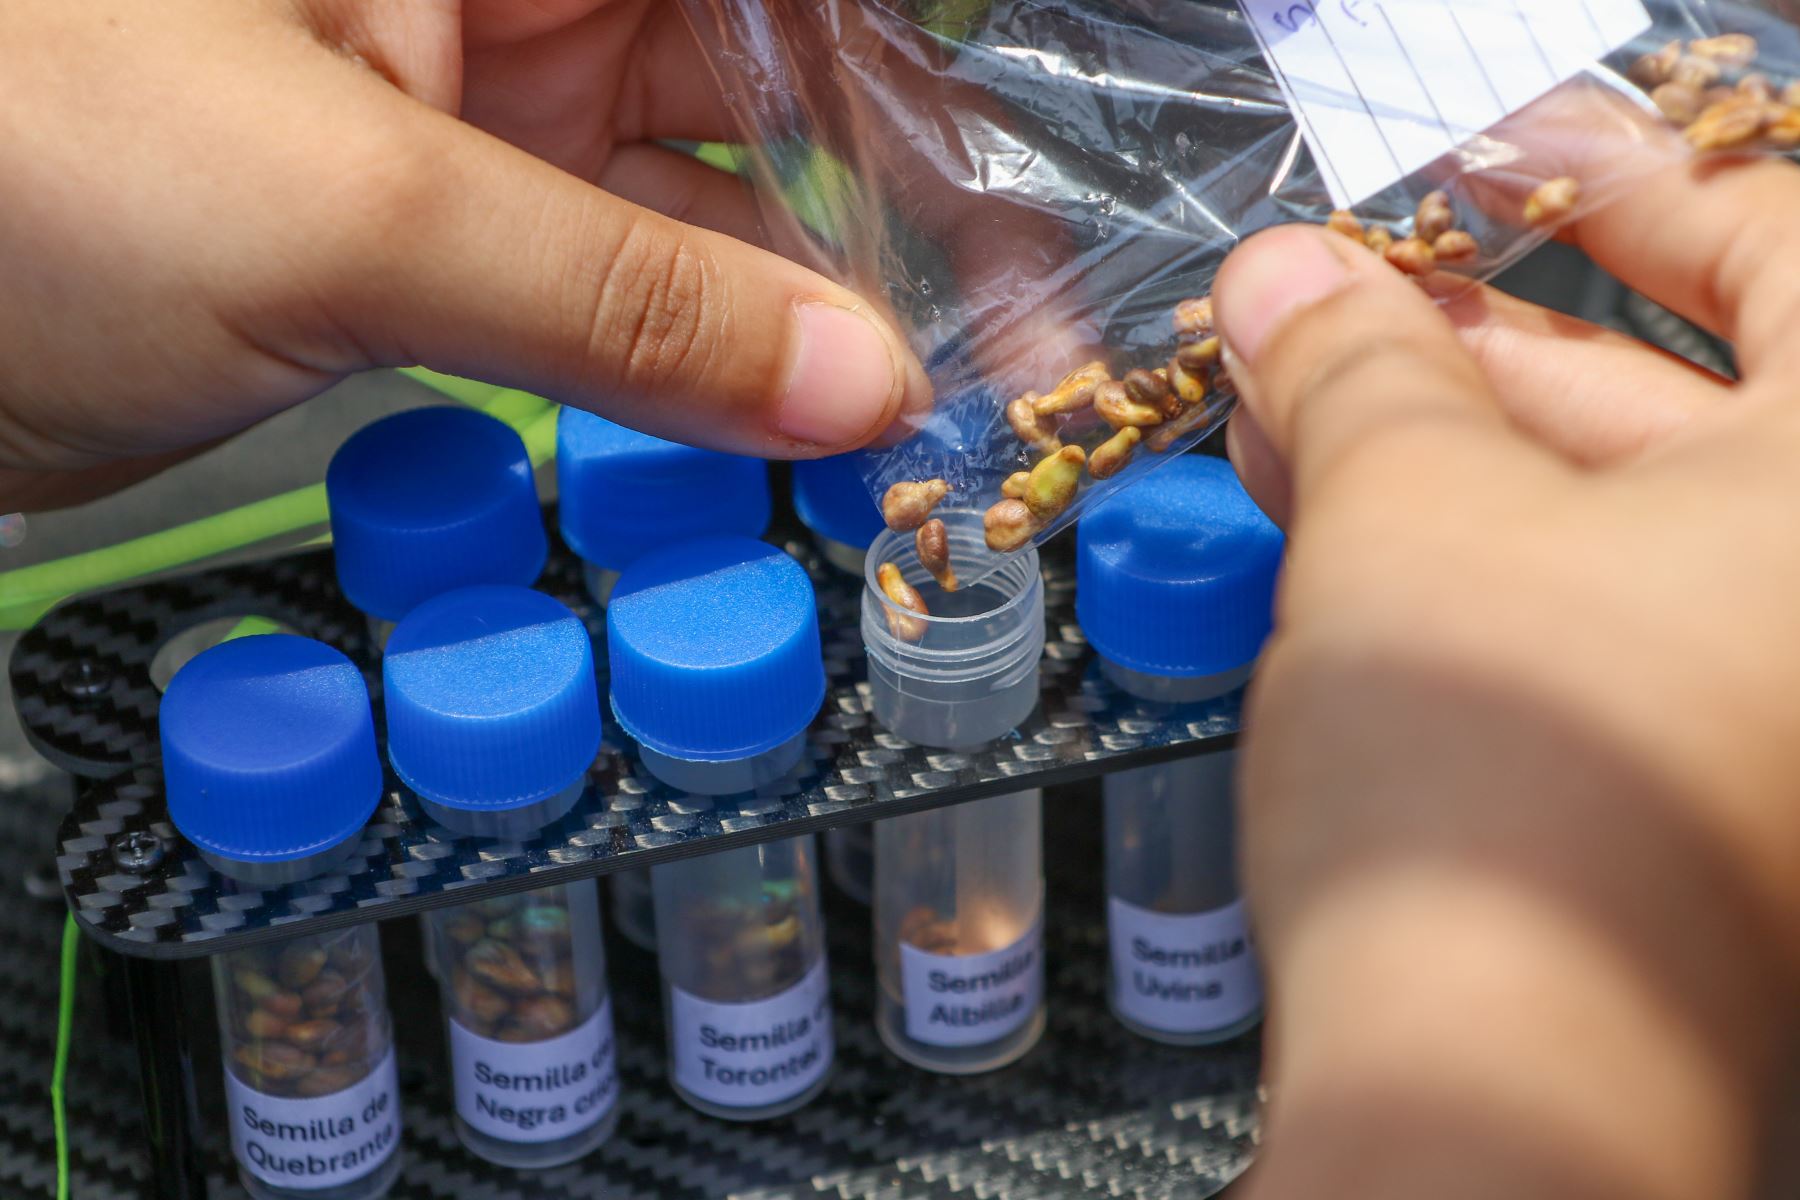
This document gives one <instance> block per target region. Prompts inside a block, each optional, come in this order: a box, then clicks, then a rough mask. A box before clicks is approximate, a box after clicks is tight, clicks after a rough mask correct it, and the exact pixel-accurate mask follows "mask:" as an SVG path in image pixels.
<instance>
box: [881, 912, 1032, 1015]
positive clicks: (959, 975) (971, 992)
mask: <svg viewBox="0 0 1800 1200" xmlns="http://www.w3.org/2000/svg"><path fill="white" fill-rule="evenodd" d="M900 974H901V979H902V986H903V988H904V990H905V993H906V1036H907V1037H910V1038H912V1039H913V1040H914V1041H916V1042H923V1043H925V1044H926V1045H927V1046H980V1045H985V1044H986V1043H988V1042H992V1041H997V1040H999V1039H1000V1038H1003V1037H1006V1036H1007V1035H1008V1034H1010V1033H1013V1032H1015V1031H1017V1030H1018V1029H1019V1028H1020V1027H1021V1026H1023V1025H1025V1024H1026V1023H1027V1022H1028V1021H1030V1020H1031V1016H1032V1014H1033V1013H1035V1012H1036V1011H1037V1009H1038V1006H1039V1005H1040V1004H1042V1003H1043V999H1044V922H1043V916H1042V915H1041V914H1040V915H1039V917H1038V919H1037V920H1036V921H1034V922H1032V925H1031V928H1030V929H1028V930H1027V931H1026V932H1025V936H1023V937H1021V938H1020V939H1019V940H1018V941H1016V942H1014V943H1013V944H1012V945H1010V946H1004V947H1002V948H1001V949H999V950H990V951H987V952H985V953H982V954H932V953H929V952H927V951H924V950H920V949H919V948H918V947H916V946H911V945H908V944H907V943H905V942H902V943H900Z"/></svg>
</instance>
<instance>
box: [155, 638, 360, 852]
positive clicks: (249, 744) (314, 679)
mask: <svg viewBox="0 0 1800 1200" xmlns="http://www.w3.org/2000/svg"><path fill="white" fill-rule="evenodd" d="M160 724H161V726H162V753H163V785H164V788H165V790H166V792H167V795H168V801H169V816H170V818H171V819H172V820H173V821H174V822H175V828H176V829H179V830H180V831H181V834H182V836H183V837H185V838H187V840H188V841H190V842H192V843H193V844H194V845H195V846H197V847H199V848H200V849H201V850H203V851H206V852H209V853H211V854H213V855H215V856H217V857H219V858H222V859H230V860H233V861H236V862H243V863H281V862H287V861H290V860H293V859H299V858H307V857H310V856H312V855H316V854H322V853H324V852H325V851H328V850H330V849H332V848H333V847H335V846H339V845H341V844H343V843H344V842H346V841H348V840H349V839H351V838H354V837H356V836H357V835H358V834H359V833H360V832H361V831H362V827H363V826H364V825H365V824H366V823H367V822H368V820H369V814H371V813H373V812H374V811H375V806H376V805H377V804H378V803H380V801H381V790H382V783H381V758H380V755H379V754H378V753H377V751H376V749H375V721H374V718H373V716H372V715H371V713H370V711H369V689H368V687H367V686H366V685H365V684H364V683H363V677H362V674H361V672H359V671H358V670H357V669H356V668H355V667H354V666H352V665H351V663H350V660H349V659H347V658H345V657H344V656H343V655H342V654H340V653H339V652H338V651H336V650H334V649H332V648H331V647H330V646H327V645H325V644H324V643H323V642H315V641H313V640H312V639H311V638H303V637H294V636H292V635H290V634H261V635H258V636H255V637H244V638H236V639H233V640H232V641H229V642H222V643H220V644H219V645H217V646H214V647H213V648H212V649H210V650H207V651H205V652H204V653H201V654H199V655H196V656H195V657H194V658H193V659H192V660H191V661H190V662H189V663H188V664H187V665H186V666H184V667H182V668H181V670H180V671H178V672H177V673H176V675H175V678H174V679H173V680H172V681H171V682H170V683H169V690H168V691H167V692H166V693H165V694H164V695H163V699H162V711H161V719H160Z"/></svg>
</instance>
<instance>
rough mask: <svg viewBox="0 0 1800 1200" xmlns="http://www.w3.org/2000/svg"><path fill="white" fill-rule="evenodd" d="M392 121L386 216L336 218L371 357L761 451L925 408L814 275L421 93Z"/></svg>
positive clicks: (828, 443)
mask: <svg viewBox="0 0 1800 1200" xmlns="http://www.w3.org/2000/svg"><path fill="white" fill-rule="evenodd" d="M394 103H404V101H402V100H400V99H399V98H398V97H396V98H395V100H394ZM399 134H400V136H399V137H398V139H397V140H398V141H399V142H400V143H401V147H397V148H396V153H399V154H403V155H404V159H403V160H402V161H401V162H398V163H395V164H393V165H392V166H391V167H390V168H389V169H388V171H387V172H386V176H385V180H384V184H383V189H382V195H381V197H380V198H379V200H376V201H371V203H378V204H379V205H380V207H381V209H382V210H383V211H385V212H387V213H389V214H390V219H387V220H379V219H377V220H372V221H371V220H363V221H359V222H357V223H355V224H353V225H351V226H349V227H347V228H346V230H345V233H344V235H343V238H344V240H343V243H342V244H340V245H338V246H337V247H336V249H337V251H338V262H337V264H336V265H337V268H338V275H337V277H336V278H335V279H334V280H333V286H332V290H331V303H332V304H333V306H334V309H335V310H337V313H338V320H339V322H340V323H341V324H342V325H343V326H344V327H345V328H346V329H347V330H349V331H350V333H351V335H352V339H353V340H354V341H356V342H357V344H358V345H360V346H362V347H363V348H364V353H365V354H366V355H367V356H369V357H372V358H373V359H374V360H375V361H376V362H378V363H381V364H383V365H388V364H393V363H397V362H421V363H424V364H426V365H429V366H432V367H436V368H438V369H440V370H445V371H449V372H451V373H454V374H462V375H471V376H473V377H475V378H479V379H486V380H492V381H494V382H498V383H503V384H508V385H513V386H519V387H524V388H526V389H528V390H532V391H537V392H542V393H545V394H548V395H550V396H552V397H554V398H556V399H559V400H564V401H567V402H569V403H572V404H576V405H578V406H580V407H584V408H591V409H595V410H597V411H602V412H604V413H606V414H607V415H608V416H610V417H613V418H614V419H616V420H619V421H622V422H623V423H625V424H628V425H632V426H634V427H636V428H639V429H643V430H645V431H646V432H649V433H653V434H657V435H659V436H663V437H669V438H675V439H678V440H681V441H686V442H691V443H694V444H697V445H702V446H708V447H711V448H714V449H719V450H726V451H733V452H736V453H740V454H754V455H759V456H763V457H776V458H782V457H807V456H811V455H818V454H828V453H837V452H840V451H843V450H848V449H853V448H855V447H858V446H861V445H863V444H865V443H866V442H868V441H869V440H870V439H872V438H874V437H875V436H876V435H877V434H878V433H879V432H880V431H881V430H882V429H884V428H885V427H886V426H887V425H888V424H889V423H890V422H892V421H893V420H894V418H895V416H896V415H897V414H898V413H899V412H900V411H901V410H902V409H903V408H908V407H924V406H928V405H929V385H928V384H927V383H926V382H925V378H924V372H923V370H922V369H921V368H920V367H919V365H918V363H917V362H916V361H915V360H914V359H913V358H912V356H911V354H910V353H909V352H908V351H907V349H906V347H905V345H904V343H903V342H902V341H901V340H900V339H899V337H898V336H897V335H896V334H895V333H894V332H893V331H892V330H891V329H890V328H889V327H888V326H887V324H886V323H885V322H882V321H880V320H879V319H878V318H876V317H875V315H874V312H873V309H872V308H871V306H870V305H869V304H867V303H866V302H864V301H862V300H861V299H859V298H858V297H857V296H855V295H854V294H852V293H850V292H848V291H847V290H845V289H844V288H842V287H839V286H837V285H836V284H833V283H831V282H830V281H829V280H826V279H825V278H823V277H822V276H819V275H817V274H815V273H813V272H811V271H808V270H806V269H805V268H803V267H800V266H798V265H796V264H794V263H790V262H787V261H786V260H784V259H780V258H777V257H776V256H774V255H772V254H769V253H767V252H766V251H762V250H758V249H756V248H755V247H752V246H749V245H747V244H745V243H743V242H740V241H736V240H734V239H732V238H729V237H725V236H722V235H720V234H716V233H711V232H708V231H705V230H701V229H696V228H694V227H692V226H687V225H682V224H681V223H679V222H677V221H673V220H671V219H669V218H667V217H664V216H661V215H659V214H656V213H653V212H650V211H648V210H646V209H643V208H639V207H638V206H636V205H633V204H630V203H628V202H626V201H624V200H620V199H618V198H617V197H614V196H611V195H608V194H607V193H605V192H602V191H600V190H599V189H597V188H594V187H592V186H590V185H588V184H586V183H583V182H581V181H580V180H577V179H575V178H573V177H571V176H569V175H567V174H565V173H563V172H561V171H558V170H556V169H555V168H554V167H551V166H549V165H547V164H545V163H543V162H542V161H540V160H538V159H536V158H534V157H532V156H531V155H529V154H526V153H524V152H523V151H520V150H518V149H516V148H514V147H511V146H508V145H505V144H504V143H502V142H499V141H497V140H495V139H493V138H490V137H488V136H486V135H484V134H481V133H479V132H477V131H475V130H472V129H470V128H468V127H467V126H466V125H463V124H461V123H460V122H457V121H455V120H453V119H451V118H449V117H445V116H443V115H441V114H438V113H435V112H431V111H429V110H425V109H421V108H420V107H419V106H416V105H411V106H409V108H408V111H407V114H406V119H405V121H404V122H403V124H402V127H401V129H400V130H399ZM365 231H366V232H365Z"/></svg>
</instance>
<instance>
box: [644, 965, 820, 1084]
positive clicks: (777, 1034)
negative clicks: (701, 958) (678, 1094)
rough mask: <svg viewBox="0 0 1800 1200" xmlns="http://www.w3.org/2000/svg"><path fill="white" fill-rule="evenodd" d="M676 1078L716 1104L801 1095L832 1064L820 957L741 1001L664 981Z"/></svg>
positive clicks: (677, 1081)
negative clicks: (791, 979) (780, 984)
mask: <svg viewBox="0 0 1800 1200" xmlns="http://www.w3.org/2000/svg"><path fill="white" fill-rule="evenodd" d="M669 1020H670V1024H671V1026H672V1028H671V1030H670V1034H671V1038H670V1040H671V1045H672V1046H673V1053H674V1059H675V1072H674V1073H675V1082H676V1083H678V1084H679V1085H681V1087H682V1088H683V1089H684V1090H685V1091H687V1092H688V1093H689V1094H690V1095H693V1096H697V1097H699V1098H700V1099H702V1100H705V1101H707V1102H708V1103H711V1104H717V1105H719V1106H720V1107H722V1108H761V1107H763V1106H765V1105H769V1104H779V1103H781V1102H782V1101H783V1100H790V1099H792V1098H793V1097H795V1096H798V1095H800V1094H801V1093H802V1092H804V1091H806V1090H807V1089H808V1088H810V1087H812V1086H813V1084H815V1083H817V1082H818V1081H819V1079H820V1078H821V1077H823V1076H824V1074H825V1072H826V1071H827V1070H828V1069H830V1067H831V1055H832V1040H831V991H830V988H829V986H828V981H827V978H826V972H825V958H824V956H823V955H821V956H820V958H819V961H818V962H816V963H814V964H813V967H812V970H810V971H808V972H807V973H806V975H805V976H804V977H803V978H802V979H801V980H800V982H799V983H796V984H795V985H794V986H793V987H791V988H789V989H788V990H787V991H785V992H780V993H778V994H776V995H773V996H770V997H768V998H767V999H763V1000H752V1001H749V1002H748V1003H744V1004H720V1003H717V1002H715V1001H712V1000H703V999H701V998H700V997H699V996H696V995H694V994H693V993H691V992H684V991H682V990H681V989H680V988H678V987H673V986H672V987H670V989H669Z"/></svg>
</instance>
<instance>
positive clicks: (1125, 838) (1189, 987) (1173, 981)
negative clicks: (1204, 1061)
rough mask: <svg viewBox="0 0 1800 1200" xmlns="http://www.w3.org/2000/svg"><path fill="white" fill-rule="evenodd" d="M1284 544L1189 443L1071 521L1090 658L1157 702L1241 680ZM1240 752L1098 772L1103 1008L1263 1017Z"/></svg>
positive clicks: (1182, 1027)
mask: <svg viewBox="0 0 1800 1200" xmlns="http://www.w3.org/2000/svg"><path fill="white" fill-rule="evenodd" d="M1284 545H1285V543H1284V540H1283V538H1282V535H1281V531H1280V530H1279V529H1277V528H1276V527H1275V526H1274V524H1272V523H1271V522H1270V521H1269V519H1268V518H1267V517H1265V516H1264V515H1263V514H1262V513H1261V512H1260V511H1259V510H1258V509H1257V507H1256V505H1255V504H1253V503H1252V502H1251V500H1250V497H1249V496H1248V495H1246V494H1245V492H1244V490H1243V487H1242V486H1241V485H1240V484H1239V483H1238V480H1237V475H1236V474H1235V473H1234V472H1233V471H1232V469H1231V466H1230V465H1229V464H1228V463H1226V462H1225V461H1223V460H1222V459H1210V458H1201V457H1197V456H1192V455H1190V456H1188V457H1186V458H1183V459H1180V460H1179V461H1177V462H1174V463H1170V464H1169V465H1168V466H1166V467H1164V468H1163V469H1161V470H1159V471H1157V472H1156V473H1155V474H1153V475H1151V476H1149V477H1148V478H1146V479H1145V480H1144V481H1143V482H1141V483H1138V484H1136V485H1134V486H1133V487H1130V488H1128V489H1126V490H1125V491H1123V492H1120V493H1119V494H1118V495H1116V496H1114V497H1112V498H1110V499H1109V500H1107V501H1106V503H1104V504H1102V505H1101V506H1099V507H1098V508H1096V509H1095V510H1094V511H1093V512H1091V513H1089V514H1088V515H1087V516H1086V517H1084V518H1083V519H1082V521H1081V524H1080V526H1079V532H1078V534H1077V560H1076V562H1077V584H1076V615H1077V617H1078V619H1079V620H1080V622H1081V628H1082V631H1083V632H1084V633H1085V634H1086V635H1087V640H1088V642H1089V643H1090V644H1091V645H1092V646H1093V647H1094V649H1095V650H1096V651H1098V653H1099V666H1100V670H1101V671H1102V672H1103V673H1104V674H1105V675H1106V677H1107V678H1108V679H1110V680H1111V681H1112V682H1113V683H1115V684H1117V685H1118V686H1119V687H1120V688H1122V689H1123V690H1125V691H1126V692H1129V693H1131V694H1132V695H1134V696H1137V697H1140V698H1142V699H1144V700H1148V701H1155V702H1162V703H1168V704H1189V703H1199V702H1203V701H1206V700H1212V699H1216V698H1218V697H1220V696H1223V695H1226V694H1227V693H1229V692H1232V691H1234V690H1236V689H1237V688H1240V687H1242V686H1243V685H1244V684H1245V683H1246V682H1247V681H1248V680H1249V678H1250V674H1251V670H1252V668H1253V666H1254V664H1255V661H1256V657H1257V655H1258V654H1259V653H1260V652H1261V650H1262V645H1263V643H1264V642H1265V641H1266V640H1267V639H1268V636H1269V630H1270V626H1271V623H1272V616H1271V614H1272V612H1273V609H1274V595H1275V582H1276V577H1277V574H1278V572H1279V570H1280V566H1281V557H1282V551H1283V548H1284ZM1236 758H1237V756H1236V753H1235V752H1232V751H1222V752H1217V753H1212V754H1205V755H1200V756H1198V757H1194V758H1186V759H1182V760H1180V761H1178V762H1173V763H1168V764H1165V765H1161V766H1154V767H1142V768H1139V769H1137V770H1133V771H1121V772H1118V773H1116V774H1112V775H1108V776H1107V777H1106V781H1105V785H1104V787H1105V797H1106V885H1107V928H1108V936H1109V938H1110V942H1111V952H1112V979H1111V989H1110V997H1111V1002H1112V1008H1113V1012H1114V1013H1115V1014H1116V1015H1117V1016H1118V1018H1119V1020H1120V1021H1121V1022H1123V1023H1124V1024H1125V1025H1126V1026H1127V1027H1128V1028H1130V1029H1131V1030H1133V1031H1134V1032H1136V1033H1139V1034H1142V1035H1143V1036H1145V1037H1149V1038H1154V1039H1156V1040H1158V1041H1163V1042H1169V1043H1173V1044H1177V1045H1200V1044H1205V1043H1209V1042H1217V1041H1223V1040H1225V1039H1227V1038H1231V1037H1235V1036H1237V1035H1238V1034H1240V1033H1243V1032H1244V1031H1245V1030H1247V1029H1249V1028H1251V1027H1252V1026H1254V1025H1255V1024H1256V1023H1257V1022H1258V1021H1259V1020H1260V1019H1261V1016H1262V985H1261V980H1260V978H1259V976H1258V972H1257V966H1256V956H1255V952H1254V946H1253V943H1252V940H1251V936H1250V930H1249V927H1248V923H1247V920H1246V913H1245V908H1244V900H1243V896H1242V893H1241V890H1240V888H1239V886H1238V877H1237V867H1236V849H1237V842H1236V836H1235V822H1234V812H1233V797H1232V773H1233V768H1234V766H1235V764H1236Z"/></svg>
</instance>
